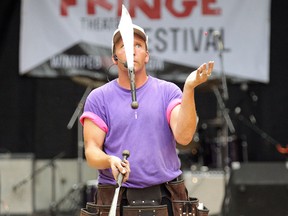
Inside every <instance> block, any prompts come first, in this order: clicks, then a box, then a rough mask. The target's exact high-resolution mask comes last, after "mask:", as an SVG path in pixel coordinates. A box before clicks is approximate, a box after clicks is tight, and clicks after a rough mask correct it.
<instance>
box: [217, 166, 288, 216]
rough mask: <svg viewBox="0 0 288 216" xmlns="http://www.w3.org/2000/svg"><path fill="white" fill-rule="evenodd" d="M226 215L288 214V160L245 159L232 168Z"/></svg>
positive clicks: (226, 196) (283, 215) (226, 198)
mask: <svg viewBox="0 0 288 216" xmlns="http://www.w3.org/2000/svg"><path fill="white" fill-rule="evenodd" d="M222 215H223V216H266V215H267V216H272V215H273V216H274V215H275V216H276V215H277V216H280V215H281V216H288V164H287V163H286V164H285V163H284V162H283V163H278V162H277V163H266V162H265V163H264V162H263V163H242V164H240V166H239V167H238V168H237V169H232V171H231V175H230V179H229V183H228V185H227V188H226V192H225V197H224V200H223V205H222Z"/></svg>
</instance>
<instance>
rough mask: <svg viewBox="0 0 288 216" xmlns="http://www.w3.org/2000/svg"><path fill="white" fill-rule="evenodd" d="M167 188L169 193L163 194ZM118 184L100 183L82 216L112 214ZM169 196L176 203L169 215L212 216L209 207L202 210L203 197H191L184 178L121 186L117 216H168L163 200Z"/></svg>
mask: <svg viewBox="0 0 288 216" xmlns="http://www.w3.org/2000/svg"><path fill="white" fill-rule="evenodd" d="M163 188H165V190H166V192H165V194H163ZM115 189H116V186H114V185H98V190H97V193H96V194H95V201H94V202H87V203H86V208H83V209H81V213H80V216H100V215H101V216H106V215H107V216H108V214H109V211H110V207H111V203H112V200H113V196H114V192H115ZM165 196H167V197H168V199H169V200H170V202H171V204H172V211H173V213H170V214H171V215H169V216H180V215H185V214H186V215H194V216H208V213H209V210H208V209H207V208H206V207H205V206H204V208H203V209H198V205H199V200H198V199H197V198H191V197H188V192H187V189H186V187H185V185H184V180H183V179H175V180H173V181H170V182H167V183H165V184H162V185H156V186H152V187H148V188H143V189H138V188H124V187H121V189H120V192H119V196H118V202H117V208H116V215H117V216H136V215H137V216H150V215H151V216H152V215H153V216H154V215H155V216H158V215H159V216H168V208H167V205H166V204H163V203H162V199H163V197H165Z"/></svg>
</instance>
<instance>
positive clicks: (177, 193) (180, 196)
mask: <svg viewBox="0 0 288 216" xmlns="http://www.w3.org/2000/svg"><path fill="white" fill-rule="evenodd" d="M165 186H166V188H167V190H168V191H169V192H170V195H171V201H173V200H184V201H185V200H188V191H187V189H186V187H185V184H184V179H182V180H179V181H171V182H167V183H166V184H165Z"/></svg>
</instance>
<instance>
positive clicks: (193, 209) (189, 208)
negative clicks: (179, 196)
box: [172, 197, 198, 216]
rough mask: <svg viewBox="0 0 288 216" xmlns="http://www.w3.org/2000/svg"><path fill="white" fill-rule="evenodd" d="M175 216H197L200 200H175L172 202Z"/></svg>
mask: <svg viewBox="0 0 288 216" xmlns="http://www.w3.org/2000/svg"><path fill="white" fill-rule="evenodd" d="M172 206H173V213H174V216H179V215H197V216H198V214H197V212H198V209H197V206H198V199H197V198H192V197H190V198H189V200H187V201H184V200H174V201H172Z"/></svg>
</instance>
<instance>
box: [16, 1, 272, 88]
mask: <svg viewBox="0 0 288 216" xmlns="http://www.w3.org/2000/svg"><path fill="white" fill-rule="evenodd" d="M270 1H271V0H253V1H251V0H201V1H200V0H130V1H123V0H115V1H111V0H23V1H22V5H21V7H22V8H21V36H20V70H19V71H20V74H21V75H30V76H37V77H59V76H75V75H81V76H87V77H90V78H93V79H97V80H105V79H106V76H107V74H109V76H115V75H116V71H115V70H116V68H115V67H110V66H111V65H112V61H111V37H112V34H113V32H114V30H115V29H116V28H117V26H118V23H119V18H120V16H121V7H122V4H124V5H125V6H126V8H127V9H128V10H129V13H130V15H131V17H132V21H133V23H135V24H138V25H140V26H142V27H143V28H144V29H145V30H146V31H147V33H148V35H149V51H150V56H151V58H150V62H149V64H148V65H147V66H148V71H149V72H150V74H152V75H155V76H157V77H160V78H163V79H166V80H172V81H176V82H177V81H180V82H183V81H184V80H185V78H186V76H187V74H188V73H189V72H191V71H192V70H193V69H194V68H196V67H198V66H199V65H200V64H202V63H203V62H207V61H209V60H214V61H215V74H216V76H214V77H215V78H217V76H220V74H221V73H222V72H224V74H226V75H227V77H228V78H229V77H231V78H237V79H238V78H239V79H244V80H248V81H249V80H251V81H258V82H262V83H268V82H269V55H270V53H269V51H270V4H271V2H270ZM215 32H219V33H220V34H215ZM215 35H220V36H221V37H220V40H221V41H222V42H223V44H224V50H223V52H222V55H220V52H219V49H218V45H219V43H218V42H219V37H215ZM220 56H222V58H221V57H220Z"/></svg>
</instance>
